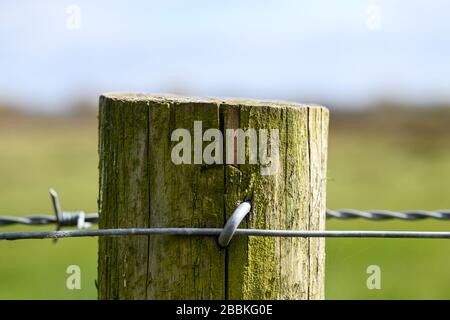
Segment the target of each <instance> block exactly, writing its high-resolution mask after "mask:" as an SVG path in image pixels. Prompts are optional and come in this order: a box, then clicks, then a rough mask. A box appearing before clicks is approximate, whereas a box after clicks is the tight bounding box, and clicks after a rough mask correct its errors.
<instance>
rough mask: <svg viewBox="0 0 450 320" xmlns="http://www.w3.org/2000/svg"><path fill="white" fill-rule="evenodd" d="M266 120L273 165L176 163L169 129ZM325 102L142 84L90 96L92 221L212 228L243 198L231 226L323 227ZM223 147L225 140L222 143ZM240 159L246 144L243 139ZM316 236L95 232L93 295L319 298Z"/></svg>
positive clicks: (253, 124) (320, 251) (256, 124)
mask: <svg viewBox="0 0 450 320" xmlns="http://www.w3.org/2000/svg"><path fill="white" fill-rule="evenodd" d="M194 121H201V122H202V129H203V131H205V130H207V129H210V128H214V129H219V130H220V131H221V132H222V133H225V130H226V129H237V128H241V129H243V130H248V129H250V128H251V129H256V130H259V129H277V130H278V132H279V142H280V143H279V146H278V150H279V159H280V161H279V166H278V170H277V172H276V173H274V174H269V175H263V174H261V172H262V171H261V165H259V164H249V163H248V162H246V163H240V164H235V163H232V164H226V162H224V163H220V164H205V163H202V164H181V165H176V164H174V163H173V162H172V159H171V150H172V148H173V147H174V145H176V143H177V142H174V141H171V133H172V132H173V131H174V130H176V129H178V128H184V129H187V130H189V132H191V134H193V130H194ZM327 131H328V111H327V110H326V109H325V108H323V107H320V106H311V105H302V104H297V103H290V102H264V101H253V100H238V99H213V98H191V97H180V96H162V95H146V94H106V95H103V96H101V97H100V116H99V136H100V139H99V157H100V165H99V169H100V196H99V212H100V228H118V227H222V226H223V225H224V223H225V221H226V219H227V217H229V216H230V215H231V213H232V212H233V210H234V209H235V208H236V206H237V204H239V203H240V202H241V201H244V200H250V201H251V202H252V211H251V212H250V214H249V215H248V217H247V218H246V219H245V220H244V221H243V222H242V225H241V228H244V227H248V228H262V229H299V230H322V229H324V221H325V180H326V179H325V177H326V152H327V148H326V147H327ZM208 143H209V142H202V147H203V148H204V147H205V146H206V145H207V144H208ZM224 144H225V146H224V147H225V150H226V149H227V145H226V143H225V140H224ZM245 152H246V156H247V157H246V159H247V160H248V156H249V150H246V151H245ZM324 254H325V253H324V242H323V240H321V239H302V238H271V237H267V238H264V237H236V238H234V239H233V240H232V241H231V243H230V245H229V247H228V248H226V249H221V248H220V247H219V246H218V245H217V240H216V239H215V238H214V237H200V236H195V237H180V236H163V235H158V236H129V237H115V238H113V237H111V238H100V239H99V267H98V293H99V298H100V299H322V298H323V284H324V273H323V268H324Z"/></svg>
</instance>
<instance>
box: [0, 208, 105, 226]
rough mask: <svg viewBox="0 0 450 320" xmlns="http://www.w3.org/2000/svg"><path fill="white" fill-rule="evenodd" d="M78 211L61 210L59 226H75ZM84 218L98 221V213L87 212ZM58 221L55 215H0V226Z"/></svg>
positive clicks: (44, 223) (53, 222) (54, 222)
mask: <svg viewBox="0 0 450 320" xmlns="http://www.w3.org/2000/svg"><path fill="white" fill-rule="evenodd" d="M80 214H81V211H80V212H63V214H62V215H61V217H60V221H59V225H60V226H67V227H70V226H76V225H77V223H78V219H79V217H80ZM84 220H85V221H86V222H89V223H97V222H98V214H97V213H89V214H86V215H85V217H84ZM57 223H58V221H57V219H56V216H54V215H53V216H51V215H36V216H30V217H17V216H0V227H1V226H9V225H13V224H23V225H49V224H57Z"/></svg>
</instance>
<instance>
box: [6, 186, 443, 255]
mask: <svg viewBox="0 0 450 320" xmlns="http://www.w3.org/2000/svg"><path fill="white" fill-rule="evenodd" d="M50 195H51V199H52V205H53V209H54V213H55V214H54V215H53V216H52V215H34V216H29V217H17V216H0V226H9V225H14V224H23V225H41V226H42V225H49V224H55V225H56V230H55V231H43V232H0V240H21V239H48V238H50V239H55V240H56V239H59V238H68V237H97V236H98V237H101V236H133V235H162V234H164V235H185V236H201V235H203V236H219V244H220V245H221V246H223V247H225V246H226V245H228V243H229V241H230V240H231V238H232V237H233V235H247V236H265V237H301V238H312V237H314V238H317V237H321V238H337V237H339V238H416V239H424V238H428V239H450V232H419V231H329V230H327V231H317V230H262V229H238V226H239V224H240V222H241V221H242V219H244V217H245V216H246V215H247V214H248V213H249V212H250V209H251V204H250V203H249V202H243V203H241V204H240V205H239V206H238V207H237V208H236V210H235V211H234V213H233V215H232V216H231V217H230V218H229V219H228V221H227V223H226V225H225V227H224V228H117V229H97V230H65V231H61V230H60V229H61V227H70V226H77V227H78V229H84V228H87V227H89V226H90V225H91V224H92V223H97V222H98V220H99V215H98V213H88V214H86V213H84V211H71V212H69V211H62V210H61V206H60V203H59V198H58V194H57V193H56V192H55V191H54V190H53V189H50ZM326 217H327V218H336V219H345V220H346V219H355V218H364V219H369V220H387V219H402V220H419V219H427V218H432V219H439V220H450V210H447V209H445V210H435V211H426V210H409V211H402V212H395V211H389V210H369V211H361V210H354V209H342V210H326Z"/></svg>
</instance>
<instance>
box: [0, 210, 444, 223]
mask: <svg viewBox="0 0 450 320" xmlns="http://www.w3.org/2000/svg"><path fill="white" fill-rule="evenodd" d="M326 214H327V218H335V219H342V220H348V219H356V218H363V219H368V220H389V219H400V220H421V219H437V220H450V210H448V209H442V210H435V211H426V210H410V211H402V212H395V211H389V210H368V211H361V210H355V209H341V210H330V209H328V210H327V212H326ZM78 215H79V212H64V215H63V216H64V218H65V219H64V221H63V223H62V224H63V225H65V226H76V225H77V221H78ZM84 220H85V221H86V222H89V223H97V222H98V214H97V213H89V214H86V216H85V219H84ZM56 223H57V220H56V217H55V216H54V215H53V216H51V215H36V216H31V217H17V216H0V227H1V226H7V225H13V224H23V225H48V224H56Z"/></svg>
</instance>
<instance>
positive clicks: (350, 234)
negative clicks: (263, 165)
mask: <svg viewBox="0 0 450 320" xmlns="http://www.w3.org/2000/svg"><path fill="white" fill-rule="evenodd" d="M222 231H223V229H222V228H119V229H99V230H66V231H44V232H0V240H23V239H59V238H74V237H103V236H137V235H141V236H143V235H172V236H219V235H220V234H221V233H222ZM234 235H235V236H262V237H300V238H409V239H450V232H415V231H302V230H262V229H237V230H236V231H235V233H234Z"/></svg>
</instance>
